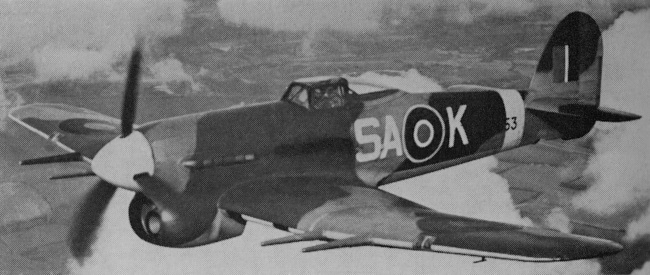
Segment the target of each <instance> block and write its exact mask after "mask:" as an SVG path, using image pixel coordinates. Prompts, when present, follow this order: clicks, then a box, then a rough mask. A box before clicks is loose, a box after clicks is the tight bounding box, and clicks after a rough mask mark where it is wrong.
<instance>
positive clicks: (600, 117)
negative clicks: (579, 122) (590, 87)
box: [558, 104, 641, 122]
mask: <svg viewBox="0 0 650 275" xmlns="http://www.w3.org/2000/svg"><path fill="white" fill-rule="evenodd" d="M558 109H559V111H560V113H566V114H571V115H576V116H580V117H585V118H591V119H593V120H596V121H605V122H625V121H632V120H637V119H640V118H641V116H640V115H637V114H632V113H628V112H623V111H619V110H614V109H611V108H606V107H597V106H591V105H583V104H567V105H563V106H560V107H559V108H558Z"/></svg>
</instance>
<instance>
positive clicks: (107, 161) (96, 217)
mask: <svg viewBox="0 0 650 275" xmlns="http://www.w3.org/2000/svg"><path fill="white" fill-rule="evenodd" d="M141 45H142V43H141V41H140V40H139V41H138V42H137V43H136V46H135V47H134V49H133V52H132V54H131V60H130V62H129V71H128V75H127V78H126V85H125V88H124V101H123V102H122V116H121V118H122V125H121V126H122V134H121V135H120V136H118V137H117V138H115V139H113V140H112V141H110V142H109V143H107V144H106V145H105V146H104V147H103V148H101V149H100V150H99V152H97V154H96V155H95V157H94V158H93V160H92V162H91V168H92V171H93V172H94V173H95V175H97V176H98V177H99V178H100V179H101V180H100V181H99V182H98V183H97V184H96V185H95V186H94V187H93V189H92V190H91V191H90V192H89V193H88V195H87V196H86V197H85V198H84V200H83V201H82V202H81V204H80V207H79V210H78V211H77V212H76V214H75V216H74V219H73V223H72V227H71V229H70V232H69V235H68V241H69V245H70V251H71V252H72V255H73V256H74V257H75V258H76V259H77V260H78V261H79V263H81V264H83V260H84V258H85V257H88V256H89V255H90V248H91V247H92V244H93V243H94V241H95V240H96V238H97V236H96V234H97V229H98V228H99V226H100V225H101V220H102V217H103V215H104V212H105V211H106V208H107V207H108V204H109V202H110V200H111V198H112V197H113V195H114V194H115V191H116V190H117V188H118V187H120V188H125V189H129V190H132V191H141V190H140V186H139V185H138V184H137V183H136V182H135V181H134V179H133V177H134V176H135V175H138V174H142V173H147V175H152V174H153V170H154V159H153V153H152V150H151V145H150V144H149V142H148V141H147V139H146V138H145V137H144V135H143V134H142V133H140V132H138V131H137V130H134V129H133V123H134V122H135V113H136V112H135V111H136V106H137V97H138V93H137V87H138V80H139V76H140V64H141V61H142V50H141Z"/></svg>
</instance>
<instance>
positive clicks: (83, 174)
mask: <svg viewBox="0 0 650 275" xmlns="http://www.w3.org/2000/svg"><path fill="white" fill-rule="evenodd" d="M93 176H95V173H93V172H92V171H85V172H81V173H72V174H61V175H56V176H52V177H50V180H62V179H73V178H83V177H93Z"/></svg>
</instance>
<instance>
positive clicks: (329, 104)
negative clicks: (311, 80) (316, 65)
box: [314, 86, 345, 109]
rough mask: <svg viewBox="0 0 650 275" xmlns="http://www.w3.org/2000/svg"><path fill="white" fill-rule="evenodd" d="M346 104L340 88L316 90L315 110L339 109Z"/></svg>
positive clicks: (332, 87)
mask: <svg viewBox="0 0 650 275" xmlns="http://www.w3.org/2000/svg"><path fill="white" fill-rule="evenodd" d="M344 104H345V102H344V101H343V95H342V94H341V88H340V87H338V86H330V87H324V88H322V89H315V90H314V108H315V109H328V108H337V107H341V106H343V105H344Z"/></svg>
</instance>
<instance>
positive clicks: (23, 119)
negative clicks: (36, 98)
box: [9, 104, 120, 160]
mask: <svg viewBox="0 0 650 275" xmlns="http://www.w3.org/2000/svg"><path fill="white" fill-rule="evenodd" d="M9 118H11V119H12V120H13V121H15V122H17V123H18V124H20V125H22V126H24V127H26V128H27V129H29V130H31V131H33V132H35V133H37V134H39V135H40V136H42V137H44V138H46V139H48V140H50V141H52V142H54V143H55V144H57V145H58V146H59V147H61V148H63V149H65V150H67V151H69V152H78V153H80V154H81V155H82V156H83V157H85V159H86V160H89V159H92V158H93V157H94V156H95V154H96V153H97V152H98V151H99V149H101V148H102V147H103V146H104V145H105V144H106V143H108V142H109V141H111V140H112V139H114V138H115V137H116V136H118V135H119V134H120V120H118V119H115V118H112V117H109V116H106V115H102V114H100V113H97V112H94V111H90V110H87V109H83V108H78V107H73V106H69V105H63V104H31V105H26V106H21V107H18V108H16V109H13V110H12V111H11V112H10V113H9Z"/></svg>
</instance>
